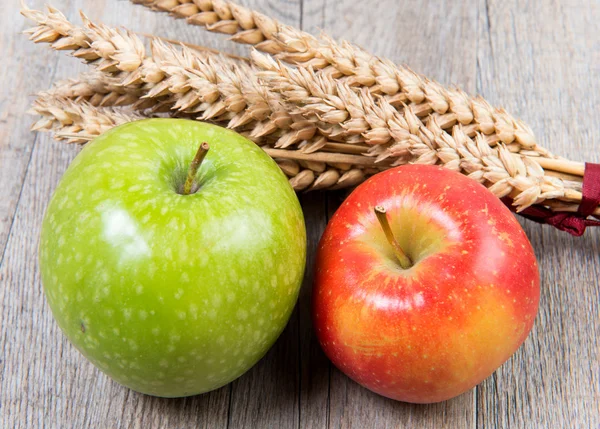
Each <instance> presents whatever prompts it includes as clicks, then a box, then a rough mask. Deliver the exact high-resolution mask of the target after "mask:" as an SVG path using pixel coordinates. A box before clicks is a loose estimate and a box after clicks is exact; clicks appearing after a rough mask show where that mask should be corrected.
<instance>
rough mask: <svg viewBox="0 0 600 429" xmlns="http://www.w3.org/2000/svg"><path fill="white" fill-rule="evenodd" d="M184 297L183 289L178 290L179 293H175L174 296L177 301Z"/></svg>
mask: <svg viewBox="0 0 600 429" xmlns="http://www.w3.org/2000/svg"><path fill="white" fill-rule="evenodd" d="M182 296H183V289H181V288H179V289H177V292H175V295H173V297H174V298H175V299H181V297H182Z"/></svg>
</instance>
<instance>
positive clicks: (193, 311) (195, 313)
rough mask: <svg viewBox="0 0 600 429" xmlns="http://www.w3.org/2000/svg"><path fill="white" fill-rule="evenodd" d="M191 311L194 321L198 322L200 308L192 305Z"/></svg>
mask: <svg viewBox="0 0 600 429" xmlns="http://www.w3.org/2000/svg"><path fill="white" fill-rule="evenodd" d="M189 310H190V315H191V316H192V319H194V320H197V319H198V306H197V305H196V304H194V303H192V304H190V306H189Z"/></svg>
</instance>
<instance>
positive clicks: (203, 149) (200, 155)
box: [183, 142, 210, 195]
mask: <svg viewBox="0 0 600 429" xmlns="http://www.w3.org/2000/svg"><path fill="white" fill-rule="evenodd" d="M208 149H210V146H209V145H208V143H206V142H203V143H202V144H201V145H200V147H199V148H198V152H196V156H194V159H193V160H192V163H191V164H190V168H189V169H188V174H187V179H186V180H185V184H184V185H183V195H189V194H191V193H192V188H193V187H194V179H195V178H196V173H198V169H199V168H200V165H201V164H202V161H204V157H205V156H206V154H207V153H208Z"/></svg>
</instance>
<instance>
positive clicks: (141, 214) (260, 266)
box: [40, 119, 306, 397]
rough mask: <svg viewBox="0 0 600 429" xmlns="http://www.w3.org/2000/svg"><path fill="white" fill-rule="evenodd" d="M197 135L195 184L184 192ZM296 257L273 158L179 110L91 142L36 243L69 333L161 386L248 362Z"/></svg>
mask: <svg viewBox="0 0 600 429" xmlns="http://www.w3.org/2000/svg"><path fill="white" fill-rule="evenodd" d="M204 141H206V142H208V143H209V144H210V150H209V151H208V155H207V156H206V158H205V160H204V162H203V163H202V165H201V167H200V170H199V172H198V175H197V178H198V180H199V182H200V184H201V185H200V186H201V187H200V189H199V190H198V191H197V192H196V193H193V194H190V195H181V194H179V193H177V192H176V188H178V186H179V185H182V184H183V182H184V181H185V177H186V174H187V169H188V166H189V164H190V162H191V160H192V158H193V157H194V155H195V153H196V151H197V149H198V147H199V145H200V144H201V143H202V142H204ZM305 258H306V231H305V227H304V218H303V214H302V210H301V207H300V204H299V202H298V199H297V197H296V195H295V193H294V191H293V190H292V188H291V187H290V185H289V183H288V181H287V179H286V177H285V176H284V175H283V173H282V172H281V171H280V169H279V168H278V167H277V165H276V164H275V162H274V161H273V160H272V159H271V158H269V156H267V155H266V154H265V153H264V152H263V151H262V150H261V149H260V148H259V147H258V146H256V145H255V144H254V143H252V142H250V141H249V140H247V139H245V138H244V137H242V136H240V135H239V134H236V133H234V132H232V131H230V130H227V129H224V128H221V127H217V126H214V125H209V124H205V123H200V122H197V121H187V120H181V119H180V120H175V119H152V120H144V121H138V122H133V123H129V124H125V125H123V126H120V127H118V128H115V129H113V130H111V131H109V132H107V133H105V134H104V135H102V136H100V137H98V138H97V139H96V140H94V141H93V142H92V143H90V144H88V145H87V146H86V147H85V148H84V149H83V150H82V152H81V153H80V154H78V156H77V157H76V158H75V160H74V161H73V163H72V164H71V165H70V166H69V168H68V170H67V171H66V173H65V174H64V177H63V178H62V180H61V182H60V184H59V185H58V187H57V189H56V191H55V193H54V196H53V198H52V200H51V202H50V204H49V207H48V209H47V212H46V214H45V218H44V221H43V225H42V234H41V243H40V269H41V277H42V282H43V285H44V289H45V293H46V297H47V300H48V303H49V304H50V308H51V309H52V313H53V315H54V317H55V318H56V321H57V322H58V324H59V326H60V327H61V329H62V330H63V332H64V333H65V334H66V336H67V337H68V339H69V340H70V341H71V342H72V343H73V345H75V347H77V349H79V351H81V353H83V355H84V356H85V357H87V358H88V359H89V360H90V361H91V362H92V363H93V364H94V365H95V366H97V367H98V368H99V369H100V370H102V371H103V372H105V373H106V374H108V375H109V376H110V377H112V378H113V379H115V380H116V381H118V382H119V383H121V384H123V385H125V386H128V387H130V388H131V389H134V390H136V391H139V392H143V393H146V394H150V395H156V396H164V397H179V396H187V395H194V394H198V393H203V392H207V391H209V390H212V389H216V388H218V387H220V386H223V385H224V384H226V383H228V382H230V381H232V380H234V379H235V378H237V377H239V376H240V375H241V374H243V373H244V372H245V371H247V370H248V369H249V368H250V367H252V366H253V365H254V364H255V363H256V362H257V361H258V360H259V359H260V358H261V357H262V356H263V355H264V354H265V353H266V351H267V350H268V349H269V348H270V347H271V346H272V344H273V343H274V342H275V340H276V339H277V337H278V336H279V334H280V333H281V332H282V330H283V329H284V327H285V325H286V323H287V321H288V319H289V317H290V314H291V312H292V310H293V307H294V305H295V302H296V299H297V295H298V292H299V288H300V284H301V282H302V277H303V274H304V265H305Z"/></svg>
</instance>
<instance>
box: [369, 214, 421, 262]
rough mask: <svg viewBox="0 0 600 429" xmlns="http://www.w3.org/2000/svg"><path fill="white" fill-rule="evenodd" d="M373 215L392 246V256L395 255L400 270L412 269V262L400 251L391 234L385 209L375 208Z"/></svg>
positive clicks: (400, 248)
mask: <svg viewBox="0 0 600 429" xmlns="http://www.w3.org/2000/svg"><path fill="white" fill-rule="evenodd" d="M375 215H376V216H377V220H378V221H379V224H380V225H381V229H383V233H384V234H385V238H387V240H388V242H389V243H390V245H391V246H392V249H394V254H395V255H396V258H397V259H398V262H399V263H400V266H401V267H402V268H404V269H405V270H407V269H409V268H410V267H412V266H413V263H412V261H411V260H410V258H409V257H408V256H407V255H406V253H404V250H402V247H400V244H399V243H398V241H397V240H396V237H394V233H393V232H392V228H391V227H390V223H389V221H388V218H387V211H386V209H385V208H384V207H382V206H377V207H375Z"/></svg>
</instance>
